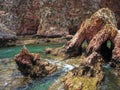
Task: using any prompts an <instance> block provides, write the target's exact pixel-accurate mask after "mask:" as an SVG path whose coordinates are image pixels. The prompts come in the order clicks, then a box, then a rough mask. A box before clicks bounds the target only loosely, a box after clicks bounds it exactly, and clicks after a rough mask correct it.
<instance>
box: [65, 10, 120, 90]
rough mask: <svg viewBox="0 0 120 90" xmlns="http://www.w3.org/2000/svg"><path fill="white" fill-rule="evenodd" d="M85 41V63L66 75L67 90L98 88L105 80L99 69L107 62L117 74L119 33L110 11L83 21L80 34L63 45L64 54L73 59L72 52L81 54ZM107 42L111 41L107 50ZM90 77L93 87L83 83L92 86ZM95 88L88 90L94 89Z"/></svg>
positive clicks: (100, 12)
mask: <svg viewBox="0 0 120 90" xmlns="http://www.w3.org/2000/svg"><path fill="white" fill-rule="evenodd" d="M84 40H86V41H87V42H88V46H87V48H86V53H87V57H86V60H85V61H84V62H83V63H82V64H80V66H79V67H77V68H74V69H73V70H71V71H70V72H69V73H67V74H66V75H65V77H64V78H63V82H64V84H65V88H66V90H70V88H72V90H84V89H86V90H88V88H86V87H87V85H88V87H90V86H92V85H93V86H95V87H97V86H96V85H97V84H100V82H101V80H102V79H103V77H104V74H103V70H102V64H103V63H104V62H107V63H110V65H111V66H112V67H113V68H114V70H115V71H116V72H117V74H118V75H119V74H120V52H119V49H120V41H119V40H120V33H119V31H118V29H117V23H116V20H115V16H114V13H112V12H111V10H109V9H108V8H102V9H100V10H98V11H97V12H96V13H95V14H93V15H92V16H91V17H90V19H87V20H86V21H85V22H83V23H82V25H81V27H80V29H79V31H78V32H77V33H76V34H75V35H74V36H73V38H72V39H71V40H70V41H69V42H68V43H67V44H66V46H65V49H66V52H67V54H68V55H70V56H71V55H73V56H75V55H74V53H76V52H77V53H80V48H81V45H82V42H83V41H84ZM108 40H110V41H111V46H110V48H108V46H107V41H108ZM109 52H110V55H111V57H109V60H108V55H107V54H105V53H109ZM103 59H104V60H103ZM106 60H107V61H106ZM88 77H89V78H88ZM96 77H97V78H96ZM93 78H94V84H92V85H90V84H85V82H86V81H87V82H89V83H93V82H91V81H90V79H93ZM98 78H99V79H98ZM95 81H96V82H95ZM77 83H80V85H79V86H77V85H76V84H77ZM84 85H85V86H84ZM95 87H94V89H93V87H92V88H91V87H90V88H91V89H90V88H89V89H90V90H97V88H95Z"/></svg>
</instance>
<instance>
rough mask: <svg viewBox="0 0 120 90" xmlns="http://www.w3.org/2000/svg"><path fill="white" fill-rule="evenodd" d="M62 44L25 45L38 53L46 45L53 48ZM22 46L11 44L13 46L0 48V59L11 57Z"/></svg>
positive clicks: (32, 51)
mask: <svg viewBox="0 0 120 90" xmlns="http://www.w3.org/2000/svg"><path fill="white" fill-rule="evenodd" d="M62 45H63V44H51V45H49V44H48V45H47V44H45V45H37V44H36V45H27V46H26V47H27V48H28V50H29V51H30V52H31V53H40V52H43V50H44V49H45V48H47V47H51V48H55V47H60V46H62ZM22 47H23V46H13V47H6V48H0V59H3V58H12V57H14V56H15V55H16V54H18V53H19V52H20V50H21V48H22Z"/></svg>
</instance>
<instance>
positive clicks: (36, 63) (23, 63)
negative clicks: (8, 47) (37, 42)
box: [14, 47, 57, 78]
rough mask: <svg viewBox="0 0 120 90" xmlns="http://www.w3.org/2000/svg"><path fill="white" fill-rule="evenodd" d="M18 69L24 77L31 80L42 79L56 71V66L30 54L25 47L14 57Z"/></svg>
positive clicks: (37, 55) (36, 55)
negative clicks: (28, 77)
mask: <svg viewBox="0 0 120 90" xmlns="http://www.w3.org/2000/svg"><path fill="white" fill-rule="evenodd" d="M14 60H15V61H16V63H17V65H18V69H19V70H20V71H21V73H22V74H23V75H25V76H30V77H32V78H37V77H40V78H41V77H44V76H46V75H49V74H51V73H53V72H54V71H56V69H57V68H56V66H54V65H51V64H50V63H48V62H45V61H42V60H40V56H39V54H34V53H30V52H29V51H28V50H27V48H26V47H23V49H22V50H21V52H20V53H19V54H17V55H16V56H15V57H14Z"/></svg>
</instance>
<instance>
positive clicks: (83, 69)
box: [62, 57, 104, 90]
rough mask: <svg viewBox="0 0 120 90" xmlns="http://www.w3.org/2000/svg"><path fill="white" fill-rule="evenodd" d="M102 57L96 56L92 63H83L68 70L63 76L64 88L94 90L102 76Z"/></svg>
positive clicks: (68, 89)
mask: <svg viewBox="0 0 120 90" xmlns="http://www.w3.org/2000/svg"><path fill="white" fill-rule="evenodd" d="M101 61H103V60H102V57H101V58H100V57H96V62H95V63H94V64H92V65H91V64H87V63H83V64H81V65H80V66H79V67H76V68H74V69H72V70H71V71H69V72H68V73H67V74H66V75H65V76H64V77H63V78H62V82H63V83H64V87H65V90H89V89H90V90H96V89H97V88H98V85H100V83H101V81H102V80H103V78H104V73H103V70H102V67H101V65H102V63H101Z"/></svg>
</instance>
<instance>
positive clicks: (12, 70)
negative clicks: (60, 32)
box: [0, 44, 120, 90]
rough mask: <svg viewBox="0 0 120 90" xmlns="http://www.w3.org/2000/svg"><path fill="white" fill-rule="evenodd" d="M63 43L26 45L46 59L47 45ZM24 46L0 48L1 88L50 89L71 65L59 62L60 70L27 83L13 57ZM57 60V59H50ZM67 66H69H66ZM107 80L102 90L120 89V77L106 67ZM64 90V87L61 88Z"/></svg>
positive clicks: (7, 89) (59, 45) (15, 89)
mask: <svg viewBox="0 0 120 90" xmlns="http://www.w3.org/2000/svg"><path fill="white" fill-rule="evenodd" d="M62 45H63V44H45V45H44V44H43V45H27V46H26V47H27V48H28V50H29V51H30V52H31V53H40V55H41V57H42V59H43V60H46V57H45V56H46V55H45V54H44V49H45V48H47V47H51V48H56V47H61V46H62ZM22 47H23V46H13V47H6V48H0V90H49V87H50V86H51V85H52V84H53V83H54V82H56V80H57V79H58V78H59V77H60V76H61V75H63V74H64V73H65V72H66V69H67V71H68V70H69V69H70V67H71V66H70V65H67V64H64V63H61V62H58V64H61V67H62V68H60V69H59V70H57V71H56V72H55V73H53V74H52V75H50V76H47V77H45V78H43V79H40V80H39V79H37V80H32V82H31V83H26V82H25V81H24V79H23V78H24V77H23V76H22V75H21V74H20V72H19V71H18V70H17V66H16V64H15V62H14V60H13V59H12V58H13V57H14V55H16V54H18V53H19V52H20V50H21V48H22ZM49 61H51V62H55V60H49ZM66 66H67V67H66ZM104 72H105V80H104V82H103V83H102V86H101V90H120V78H118V77H117V76H115V75H114V74H112V73H110V69H109V68H106V69H105V71H104ZM54 90H58V89H54ZM59 90H63V89H59Z"/></svg>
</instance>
